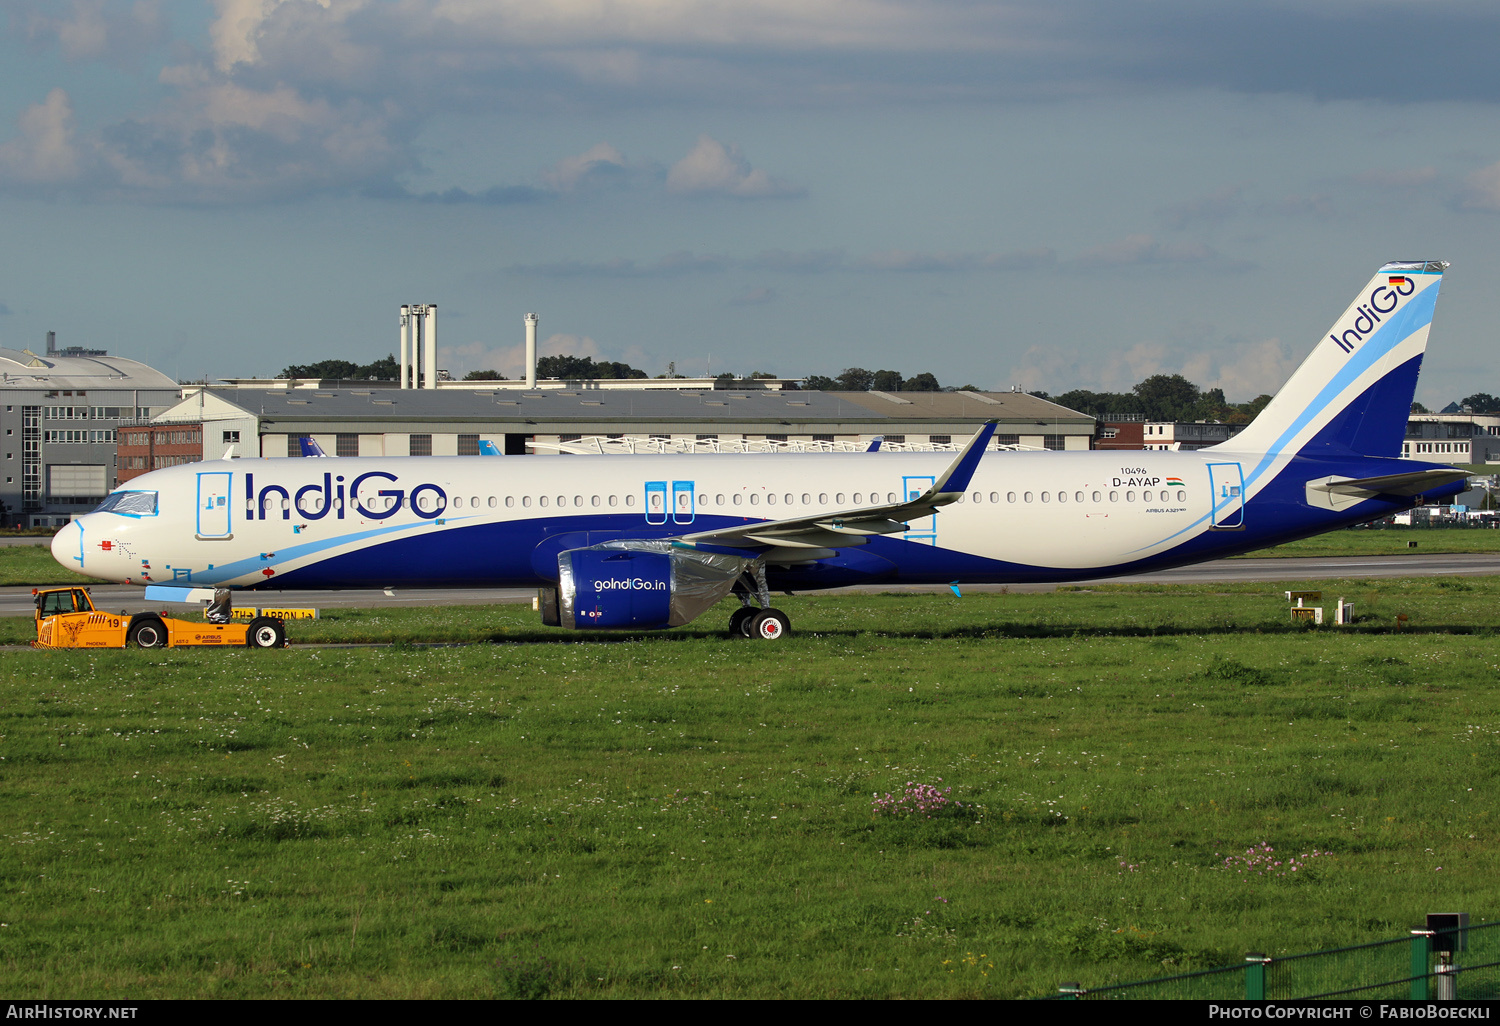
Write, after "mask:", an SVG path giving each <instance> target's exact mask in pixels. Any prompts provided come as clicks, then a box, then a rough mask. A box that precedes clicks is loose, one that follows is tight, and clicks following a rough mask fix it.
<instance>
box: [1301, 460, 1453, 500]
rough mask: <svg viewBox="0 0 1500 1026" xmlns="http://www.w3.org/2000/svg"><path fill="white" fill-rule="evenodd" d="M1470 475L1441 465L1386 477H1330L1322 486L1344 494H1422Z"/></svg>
mask: <svg viewBox="0 0 1500 1026" xmlns="http://www.w3.org/2000/svg"><path fill="white" fill-rule="evenodd" d="M1468 476H1469V472H1468V471H1467V470H1459V469H1457V468H1455V467H1440V468H1434V469H1432V470H1418V471H1414V472H1412V473H1410V474H1387V475H1385V476H1384V477H1360V478H1354V479H1352V480H1342V481H1341V480H1336V479H1330V480H1329V481H1328V482H1327V483H1326V484H1324V485H1323V486H1322V487H1323V488H1324V489H1326V490H1327V491H1330V492H1339V493H1341V494H1343V495H1364V494H1368V495H1421V494H1422V493H1423V492H1425V491H1427V490H1428V489H1430V488H1436V487H1438V486H1439V485H1445V484H1449V483H1451V482H1453V481H1461V480H1463V479H1464V478H1466V477H1468Z"/></svg>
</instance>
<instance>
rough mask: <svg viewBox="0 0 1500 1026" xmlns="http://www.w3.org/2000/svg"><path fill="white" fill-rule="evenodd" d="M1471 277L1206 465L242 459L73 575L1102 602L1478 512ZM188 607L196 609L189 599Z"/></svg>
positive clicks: (136, 516) (567, 599)
mask: <svg viewBox="0 0 1500 1026" xmlns="http://www.w3.org/2000/svg"><path fill="white" fill-rule="evenodd" d="M1447 266H1448V265H1447V263H1445V262H1443V261H1432V260H1414V261H1400V262H1396V263H1388V264H1386V265H1385V266H1383V267H1381V268H1380V271H1379V272H1378V273H1377V274H1376V275H1375V277H1374V278H1373V279H1371V280H1370V282H1369V283H1368V284H1367V285H1366V286H1365V287H1364V288H1362V289H1361V290H1360V291H1359V293H1358V294H1357V295H1356V297H1355V299H1354V302H1353V303H1351V304H1350V305H1349V308H1348V309H1347V310H1345V311H1344V313H1343V315H1342V316H1341V317H1340V318H1339V319H1338V320H1337V321H1336V322H1335V323H1334V325H1333V327H1332V328H1331V329H1330V330H1329V332H1328V334H1327V335H1325V336H1324V337H1323V338H1322V340H1321V341H1320V342H1319V343H1318V344H1317V345H1316V346H1314V348H1313V349H1312V352H1311V353H1310V354H1309V355H1308V357H1307V358H1306V359H1305V360H1304V361H1303V363H1302V364H1301V366H1300V367H1298V369H1297V370H1296V371H1295V372H1294V373H1293V374H1292V376H1291V378H1290V379H1289V380H1288V381H1287V382H1286V384H1285V385H1284V386H1283V387H1282V388H1281V390H1280V391H1279V392H1277V394H1276V396H1275V397H1274V398H1273V399H1272V400H1271V402H1270V403H1269V404H1268V405H1267V406H1266V407H1265V409H1263V410H1262V411H1261V412H1260V414H1259V415H1258V416H1257V417H1256V418H1255V419H1254V421H1253V422H1252V423H1251V424H1250V425H1248V426H1247V427H1246V428H1245V430H1244V431H1242V432H1241V433H1240V434H1238V435H1236V436H1235V437H1233V438H1231V439H1229V440H1228V441H1226V442H1223V443H1220V444H1218V445H1215V446H1212V447H1209V448H1206V449H1200V450H1197V451H1188V452H1181V451H1149V450H1142V451H1123V450H1113V451H1110V450H1090V451H1077V452H1055V451H1009V450H1006V451H987V449H988V446H989V443H990V440H991V438H992V436H993V434H994V431H995V427H996V425H995V423H994V422H991V423H989V424H986V425H985V426H984V427H983V428H982V429H981V430H979V431H978V432H977V433H976V434H975V436H974V437H973V438H972V439H971V440H970V441H969V442H968V444H967V445H966V446H964V448H963V450H962V451H961V452H959V453H958V454H957V456H956V457H954V456H953V455H952V454H948V453H926V452H913V453H890V452H883V453H880V454H879V455H877V456H871V455H870V454H868V453H852V454H845V453H767V454H727V455H716V454H703V455H692V454H681V455H677V454H673V455H641V456H628V457H623V456H603V455H601V456H569V457H567V458H561V457H556V456H528V457H525V458H524V459H516V458H511V457H505V458H503V460H494V459H472V458H468V457H462V456H456V457H448V456H443V457H399V458H378V457H345V458H342V459H337V460H327V461H322V460H320V461H317V462H313V461H310V460H299V459H237V460H229V461H212V462H205V463H197V464H187V465H183V466H177V467H170V468H165V469H162V470H157V471H153V472H151V473H148V474H144V475H142V476H140V477H137V478H135V479H133V480H131V481H129V482H127V483H126V484H125V485H123V486H122V487H120V488H119V489H117V490H115V491H114V492H112V493H111V494H110V495H109V496H107V497H106V499H105V500H104V502H103V503H102V504H101V505H100V506H99V507H98V508H97V509H96V510H94V511H93V512H90V513H88V514H85V515H84V516H82V517H79V518H78V519H77V520H75V521H73V523H72V524H71V525H69V526H67V527H64V528H62V529H61V530H59V531H58V533H57V535H56V537H55V539H54V541H53V543H52V552H53V554H54V556H55V557H56V559H57V560H58V561H59V562H60V563H62V564H63V565H64V566H66V567H68V568H69V569H71V570H78V571H81V572H82V573H84V574H87V575H90V576H93V577H97V578H101V579H104V580H108V581H116V582H127V583H131V584H140V585H146V586H148V587H149V588H151V589H152V590H151V591H148V593H147V594H148V596H150V595H153V594H154V595H156V596H157V597H166V596H167V595H169V594H177V595H182V594H185V592H184V591H183V589H190V588H193V589H204V588H214V589H221V590H222V589H245V590H250V591H254V590H257V589H283V590H297V589H338V588H382V589H392V588H397V587H403V588H404V587H436V588H452V589H462V588H472V587H523V586H524V587H536V588H538V589H539V597H538V606H539V608H540V610H541V614H542V621H543V623H545V624H550V625H556V626H561V627H565V628H573V629H600V630H620V629H626V630H641V629H656V628H667V627H676V626H680V625H682V624H686V623H689V622H691V621H693V620H694V619H696V618H697V617H698V616H700V615H702V614H703V613H705V612H707V611H708V610H709V609H711V608H712V607H713V606H714V605H716V604H717V603H718V602H719V601H720V600H722V599H724V598H726V597H728V596H729V595H731V594H733V595H735V596H737V597H738V598H739V600H740V607H739V609H737V610H736V611H735V613H734V615H733V616H732V617H731V618H730V624H729V626H730V632H731V635H743V636H748V637H755V638H760V639H764V640H768V641H770V640H776V639H778V638H782V637H785V636H786V635H787V634H788V632H789V631H790V629H791V623H790V620H789V619H788V618H787V616H786V614H785V613H783V612H781V611H780V610H777V609H775V608H774V607H773V606H772V605H771V599H770V595H771V592H772V591H773V590H774V591H786V592H791V591H817V590H821V589H827V588H837V587H844V586H848V585H858V584H939V585H948V586H949V587H952V588H954V589H955V590H956V589H957V587H958V586H959V585H960V584H979V583H1015V582H1035V581H1042V582H1046V581H1054V582H1060V581H1079V580H1088V579H1091V578H1099V577H1115V576H1121V575H1126V574H1134V573H1142V572H1147V571H1153V570H1160V569H1164V568H1168V567H1175V566H1182V565H1186V564H1191V563H1197V562H1202V561H1204V560H1210V559H1217V558H1221V557H1224V556H1230V555H1234V554H1236V553H1241V552H1246V551H1250V550H1252V549H1258V548H1263V547H1265V546H1269V545H1275V544H1279V543H1281V542H1286V541H1291V540H1293V539H1296V538H1303V537H1307V536H1310V535H1315V534H1319V533H1321V532H1324V531H1330V530H1333V529H1336V528H1339V527H1344V526H1347V525H1350V524H1357V523H1361V522H1364V521H1369V520H1374V519H1377V518H1379V517H1383V516H1386V515H1388V514H1390V513H1394V512H1397V511H1400V510H1405V509H1408V508H1411V507H1412V506H1416V505H1422V504H1425V503H1431V502H1438V501H1441V500H1443V499H1445V498H1448V497H1451V496H1453V495H1455V494H1457V493H1458V492H1460V491H1462V490H1463V487H1464V486H1463V480H1464V478H1465V477H1466V476H1467V475H1466V472H1464V471H1463V470H1459V469H1455V468H1453V467H1450V466H1439V465H1434V464H1431V463H1424V462H1419V461H1414V460H1409V459H1403V458H1401V457H1400V453H1401V443H1402V438H1403V436H1404V434H1405V428H1406V421H1407V415H1408V413H1409V411H1410V406H1411V402H1412V398H1413V396H1414V393H1415V389H1416V382H1417V373H1418V370H1419V368H1420V366H1421V362H1422V356H1423V354H1424V352H1425V351H1426V345H1427V336H1428V331H1429V329H1430V327H1431V323H1432V315H1433V309H1434V305H1435V302H1436V299H1437V295H1438V289H1439V286H1440V285H1441V282H1442V274H1443V271H1444V269H1445V268H1447ZM171 589H175V591H173V590H171Z"/></svg>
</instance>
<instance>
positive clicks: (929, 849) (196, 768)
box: [0, 579, 1500, 998]
mask: <svg viewBox="0 0 1500 1026" xmlns="http://www.w3.org/2000/svg"><path fill="white" fill-rule="evenodd" d="M1294 586H1296V582H1291V583H1288V584H1271V585H1256V586H1240V587H1239V588H1238V589H1236V590H1233V591H1231V590H1230V589H1226V588H1217V587H1214V588H1207V587H1205V588H1184V587H1177V588H1170V589H1169V588H1165V587H1163V586H1154V587H1155V590H1148V589H1147V587H1146V586H1135V587H1133V588H1132V587H1121V588H1112V589H1108V590H1102V589H1096V590H1095V591H1093V592H1088V591H1083V590H1078V591H1063V592H1058V593H1055V594H1046V595H1013V596H1012V595H996V596H978V595H975V596H969V597H965V598H963V599H961V600H960V599H954V598H949V597H946V596H872V597H868V598H866V597H852V598H826V597H825V598H800V597H799V598H793V599H786V600H778V601H784V608H786V609H787V610H788V611H789V612H790V613H791V615H792V617H793V621H794V623H796V624H797V625H798V627H799V632H798V633H797V634H795V635H793V636H792V637H789V638H788V639H786V641H785V642H782V643H777V644H774V645H770V644H755V643H749V642H731V641H728V640H726V639H725V638H724V637H723V635H722V634H721V633H718V632H714V631H709V630H707V629H704V628H702V627H700V626H694V627H690V628H686V629H682V630H675V631H669V632H665V633H663V634H659V635H650V636H644V635H621V636H613V637H606V636H601V635H593V636H588V635H585V636H579V635H572V634H565V633H563V632H561V631H552V630H547V629H545V628H541V627H538V626H536V624H535V620H534V618H533V617H534V614H532V613H531V612H530V611H529V610H527V609H525V608H524V607H514V606H510V607H496V608H491V609H448V610H399V611H390V610H367V611H350V612H348V613H345V612H339V613H337V614H335V615H334V616H332V617H330V618H329V619H327V620H324V621H320V622H318V623H317V624H297V625H295V627H294V630H293V635H294V637H295V638H297V639H298V640H310V639H312V638H322V639H328V640H332V639H335V638H339V637H344V638H355V637H361V636H364V637H370V636H376V635H381V636H385V637H389V638H397V639H403V640H402V643H401V644H398V645H397V646H395V647H388V648H376V649H369V648H310V647H302V648H298V647H293V648H292V649H290V650H286V651H278V652H252V651H203V650H192V649H188V650H182V651H167V652H137V651H129V652H25V653H12V654H10V655H9V656H7V658H6V659H5V660H4V661H3V662H0V709H4V710H5V712H4V718H5V722H4V724H3V726H0V767H3V769H0V772H3V774H4V780H5V784H6V786H5V788H4V790H3V792H0V801H3V802H4V804H5V816H4V819H3V822H4V824H5V826H4V827H3V828H0V845H3V847H4V851H5V854H6V857H5V859H4V861H3V862H0V865H3V866H4V867H5V869H4V878H3V880H4V883H3V887H4V891H3V901H0V908H3V912H0V922H3V924H4V925H3V926H0V964H3V965H4V967H5V970H4V971H5V976H6V979H7V980H8V982H9V984H10V989H11V991H12V992H14V993H17V994H24V995H27V996H46V995H54V994H56V995H60V994H67V995H69V996H94V997H132V998H146V997H171V996H231V997H259V996H295V997H323V996H390V997H438V996H460V997H462V996H467V997H484V996H516V997H534V996H562V997H566V996H641V995H663V996H766V997H769V996H800V997H819V996H850V997H859V996H868V997H879V996H910V997H941V996H985V995H989V996H1000V997H1013V996H1021V995H1026V994H1033V993H1041V992H1044V991H1047V990H1050V989H1051V988H1052V987H1053V986H1055V985H1056V984H1057V983H1058V982H1060V981H1062V980H1065V979H1078V980H1083V981H1085V982H1086V983H1088V984H1090V985H1099V984H1102V983H1105V982H1108V981H1110V980H1130V979H1139V978H1142V977H1149V976H1153V975H1159V974H1164V973H1168V972H1174V971H1182V970H1186V969H1190V968H1199V967H1207V966H1212V965H1217V964H1222V963H1225V962H1232V961H1237V960H1238V959H1239V958H1240V957H1241V955H1242V953H1243V952H1244V951H1246V950H1265V951H1271V952H1272V953H1277V954H1279V953H1287V952H1295V951H1306V950H1312V949H1316V948H1321V947H1326V946H1333V945H1338V944H1347V943H1351V942H1356V941H1362V940H1369V939H1376V938H1386V937H1394V936H1399V935H1401V934H1402V933H1403V932H1404V931H1405V929H1406V928H1407V927H1408V926H1409V925H1410V924H1411V922H1412V921H1414V920H1415V919H1417V918H1419V917H1420V916H1421V914H1422V913H1424V912H1426V911H1429V910H1434V909H1441V910H1449V909H1466V910H1468V911H1470V912H1471V913H1473V914H1474V916H1475V917H1476V919H1493V918H1494V917H1495V916H1496V915H1497V914H1500V911H1497V910H1500V852H1497V849H1496V847H1495V845H1494V843H1493V841H1494V837H1495V831H1496V829H1497V823H1496V821H1495V820H1496V816H1497V813H1496V812H1495V811H1494V808H1493V804H1492V803H1491V802H1490V800H1489V797H1490V795H1491V794H1492V793H1493V792H1494V789H1495V786H1496V780H1495V777H1496V774H1497V765H1500V760H1497V758H1496V757H1497V755H1500V750H1497V749H1500V695H1497V693H1496V689H1495V687H1494V681H1495V678H1496V671H1497V669H1500V666H1497V664H1496V655H1495V653H1496V637H1495V631H1496V628H1497V627H1500V601H1497V599H1500V580H1497V579H1466V580H1413V581H1381V582H1374V583H1371V582H1346V583H1345V584H1343V585H1332V586H1331V585H1328V584H1324V585H1322V589H1323V591H1324V593H1325V595H1329V596H1330V604H1331V596H1333V595H1336V594H1344V595H1345V597H1347V598H1349V599H1351V600H1353V601H1355V602H1357V603H1359V611H1360V612H1361V613H1362V614H1363V615H1364V619H1363V620H1362V621H1361V622H1360V624H1359V625H1358V626H1356V627H1354V628H1352V629H1336V628H1332V627H1324V628H1321V629H1316V630H1314V629H1303V628H1300V627H1293V626H1292V625H1291V624H1290V623H1289V622H1288V621H1287V620H1286V609H1285V602H1284V601H1282V600H1281V598H1280V595H1279V592H1280V591H1281V590H1284V589H1285V588H1287V587H1294ZM1341 588H1347V589H1348V590H1342V591H1341V590H1338V589H1341ZM725 612H726V613H727V609H726V610H725ZM1397 613H1405V614H1407V615H1408V616H1409V617H1410V622H1411V624H1412V625H1413V627H1412V629H1411V630H1410V631H1406V632H1402V633H1396V632H1394V631H1393V630H1391V626H1390V625H1391V624H1392V623H1393V622H1394V616H1395V615H1396V614H1397ZM718 619H721V618H719V617H716V618H715V619H714V620H713V621H712V622H713V623H715V624H717V621H718ZM5 630H6V632H7V634H9V635H10V636H11V637H15V636H17V635H24V634H27V633H29V630H30V626H29V622H27V621H24V620H21V621H10V622H9V623H8V624H7V625H6V627H5ZM450 636H468V637H491V638H495V639H499V642H500V643H495V644H480V645H472V646H458V647H454V646H444V645H435V646H420V645H416V646H414V645H411V644H409V643H407V642H408V641H414V640H417V639H420V638H443V637H450ZM512 642H527V643H525V644H516V643H512ZM908 782H911V783H915V784H927V785H931V786H932V787H933V788H936V789H938V791H939V792H941V793H943V794H944V795H945V796H946V797H947V799H948V802H949V803H950V804H947V805H945V806H944V807H943V808H941V809H939V810H938V811H937V812H936V814H935V815H934V817H933V818H930V819H929V818H925V817H923V816H921V815H916V816H910V815H908V816H901V815H898V814H893V813H891V812H882V811H878V809H877V805H876V803H875V802H874V799H875V798H876V797H877V796H884V795H886V794H891V795H894V796H896V797H897V798H899V797H900V796H901V793H902V792H903V791H904V790H906V788H907V786H908ZM950 788H951V791H950V790H948V789H950ZM929 794H930V792H929ZM906 804H907V806H908V807H909V806H910V804H911V803H910V802H908V803H906ZM899 805H900V803H896V802H893V803H891V806H892V807H893V808H897V807H899ZM1261 844H1269V845H1271V846H1272V847H1273V848H1274V849H1275V850H1276V851H1277V852H1280V853H1285V854H1287V855H1288V856H1293V857H1296V856H1304V855H1308V853H1311V852H1313V851H1317V852H1327V853H1329V854H1326V855H1317V856H1311V857H1308V858H1305V859H1302V861H1303V862H1304V863H1305V870H1302V871H1299V873H1298V874H1295V875H1288V876H1284V877H1278V876H1265V877H1262V876H1246V875H1243V874H1240V873H1237V872H1235V871H1234V869H1233V868H1232V867H1231V868H1224V867H1225V866H1226V862H1225V860H1226V859H1227V858H1229V857H1231V856H1234V855H1243V854H1244V853H1245V852H1246V850H1247V849H1249V848H1250V847H1252V846H1256V845H1261Z"/></svg>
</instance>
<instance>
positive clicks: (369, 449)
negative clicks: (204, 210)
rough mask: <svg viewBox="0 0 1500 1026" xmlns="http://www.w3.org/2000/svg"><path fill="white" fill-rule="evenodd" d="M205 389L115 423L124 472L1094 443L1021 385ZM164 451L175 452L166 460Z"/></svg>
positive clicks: (1090, 427)
mask: <svg viewBox="0 0 1500 1026" xmlns="http://www.w3.org/2000/svg"><path fill="white" fill-rule="evenodd" d="M588 384H589V383H577V386H576V387H569V388H552V389H545V390H541V391H536V392H523V391H515V390H511V389H474V388H464V389H456V388H455V389H448V388H432V389H392V388H381V387H358V388H347V387H346V388H322V387H316V386H313V387H306V388H253V389H246V388H239V389H221V388H202V387H196V386H189V387H187V388H186V389H184V392H185V395H184V397H183V399H182V400H181V401H180V402H179V403H177V404H176V405H175V406H173V407H172V408H170V409H167V410H163V411H162V412H161V413H159V414H158V415H157V416H156V417H154V418H153V419H152V420H151V421H150V422H149V423H139V424H136V425H133V426H129V427H126V428H123V429H122V430H121V433H120V445H119V459H120V480H122V481H125V480H129V479H130V478H131V477H134V476H137V475H139V474H143V473H145V472H147V471H148V470H152V469H156V468H158V467H161V466H169V465H171V462H189V461H192V460H197V459H208V460H211V459H219V458H222V457H224V456H262V457H283V456H300V455H301V454H302V448H301V443H300V439H302V438H310V439H312V440H313V441H315V442H317V443H318V445H319V446H320V447H321V448H322V450H323V451H324V452H326V453H327V454H328V455H330V456H429V455H431V456H462V455H478V454H479V451H480V445H479V443H480V442H481V441H487V442H493V443H494V445H495V447H496V449H497V450H498V451H500V452H501V453H503V454H505V455H527V454H532V453H541V454H547V453H578V452H605V453H610V452H615V453H630V452H733V451H747V450H749V451H754V450H762V451H764V450H770V449H794V450H798V449H800V450H813V451H816V450H820V449H822V450H839V449H843V450H853V449H863V448H866V447H868V446H869V445H870V444H871V442H872V441H873V440H874V439H875V438H876V437H877V436H878V437H880V438H882V439H883V440H884V441H883V444H885V445H886V446H888V447H889V448H892V449H932V448H937V449H944V448H950V447H957V446H961V445H962V444H963V442H964V441H965V440H967V439H968V437H969V436H970V435H972V434H973V433H974V432H975V431H976V430H978V429H979V426H980V425H982V424H984V423H985V422H986V421H990V420H996V421H999V424H1000V427H999V431H998V432H997V434H996V439H997V442H996V443H995V444H997V445H1001V446H1013V447H1022V448H1035V449H1059V450H1061V449H1068V450H1084V449H1089V448H1091V443H1092V440H1093V435H1094V420H1093V418H1092V417H1089V416H1087V415H1086V414H1081V413H1077V412H1075V411H1073V410H1068V409H1065V408H1064V407H1061V406H1058V405H1057V404H1055V403H1051V402H1048V401H1047V400H1045V399H1039V398H1037V397H1036V396H1032V395H1027V394H1025V393H1020V392H902V393H883V392H813V391H806V392H804V391H780V390H764V391H763V390H757V389H713V388H702V387H700V388H692V387H689V388H678V389H671V390H668V389H659V388H658V389H643V390H626V389H600V388H591V387H588ZM168 461H171V462H168Z"/></svg>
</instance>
